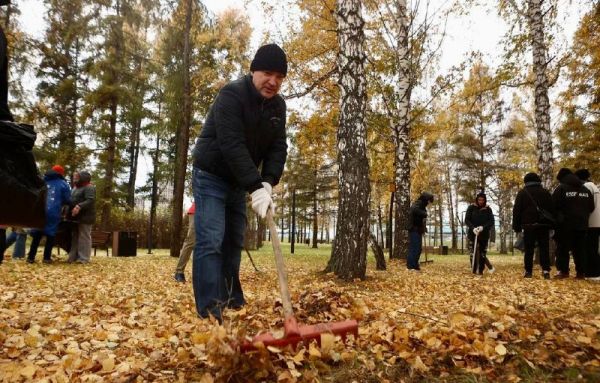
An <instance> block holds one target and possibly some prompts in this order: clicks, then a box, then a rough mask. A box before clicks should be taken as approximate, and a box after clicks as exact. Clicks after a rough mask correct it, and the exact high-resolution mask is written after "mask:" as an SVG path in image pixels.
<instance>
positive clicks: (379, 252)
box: [369, 233, 387, 270]
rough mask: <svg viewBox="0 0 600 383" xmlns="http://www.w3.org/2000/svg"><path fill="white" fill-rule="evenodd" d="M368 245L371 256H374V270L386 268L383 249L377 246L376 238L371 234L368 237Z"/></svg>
mask: <svg viewBox="0 0 600 383" xmlns="http://www.w3.org/2000/svg"><path fill="white" fill-rule="evenodd" d="M369 243H370V245H371V250H372V251H373V255H375V268H376V269H377V270H385V269H386V268H387V265H386V262H385V256H384V255H383V249H382V248H381V246H379V243H378V242H377V238H375V236H374V235H373V233H371V235H369Z"/></svg>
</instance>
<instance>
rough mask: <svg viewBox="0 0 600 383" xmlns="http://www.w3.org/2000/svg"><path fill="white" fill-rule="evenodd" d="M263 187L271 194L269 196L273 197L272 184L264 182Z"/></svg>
mask: <svg viewBox="0 0 600 383" xmlns="http://www.w3.org/2000/svg"><path fill="white" fill-rule="evenodd" d="M262 186H263V187H264V188H265V189H267V191H268V192H269V196H273V186H271V184H270V183H268V182H263V183H262Z"/></svg>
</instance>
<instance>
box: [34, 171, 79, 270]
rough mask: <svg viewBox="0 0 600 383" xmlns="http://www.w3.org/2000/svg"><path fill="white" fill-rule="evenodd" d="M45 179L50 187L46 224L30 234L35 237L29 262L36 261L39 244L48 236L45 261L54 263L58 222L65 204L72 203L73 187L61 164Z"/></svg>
mask: <svg viewBox="0 0 600 383" xmlns="http://www.w3.org/2000/svg"><path fill="white" fill-rule="evenodd" d="M44 181H45V182H46V186H47V187H48V194H47V197H46V226H45V227H44V228H43V229H33V230H31V232H30V234H31V237H32V238H33V239H32V241H31V247H30V248H29V253H28V254H27V262H28V263H34V262H35V256H36V253H37V249H38V246H39V245H40V241H41V239H42V236H46V244H45V246H44V261H43V262H44V263H52V258H51V256H52V247H54V237H55V236H56V230H57V229H58V224H59V223H60V221H61V219H62V210H63V206H68V205H69V204H70V203H71V188H70V187H69V184H67V181H65V169H64V168H63V167H62V166H60V165H54V166H53V167H52V169H51V170H49V171H47V172H46V174H45V175H44Z"/></svg>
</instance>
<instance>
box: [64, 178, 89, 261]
mask: <svg viewBox="0 0 600 383" xmlns="http://www.w3.org/2000/svg"><path fill="white" fill-rule="evenodd" d="M73 182H74V183H75V187H74V188H73V193H72V194H71V197H72V202H71V206H72V207H71V214H70V220H71V221H75V222H76V224H75V225H73V229H72V231H71V251H69V257H68V258H67V262H69V263H72V262H77V263H89V262H90V257H91V255H92V226H93V225H94V223H95V222H96V187H95V186H94V185H92V175H91V174H90V173H89V172H87V171H85V170H84V171H81V172H77V173H74V174H73Z"/></svg>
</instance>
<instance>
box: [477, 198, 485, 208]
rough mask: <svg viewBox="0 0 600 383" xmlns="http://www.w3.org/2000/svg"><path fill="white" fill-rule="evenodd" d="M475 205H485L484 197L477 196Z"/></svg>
mask: <svg viewBox="0 0 600 383" xmlns="http://www.w3.org/2000/svg"><path fill="white" fill-rule="evenodd" d="M477 206H479V207H483V206H485V198H483V197H477Z"/></svg>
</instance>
